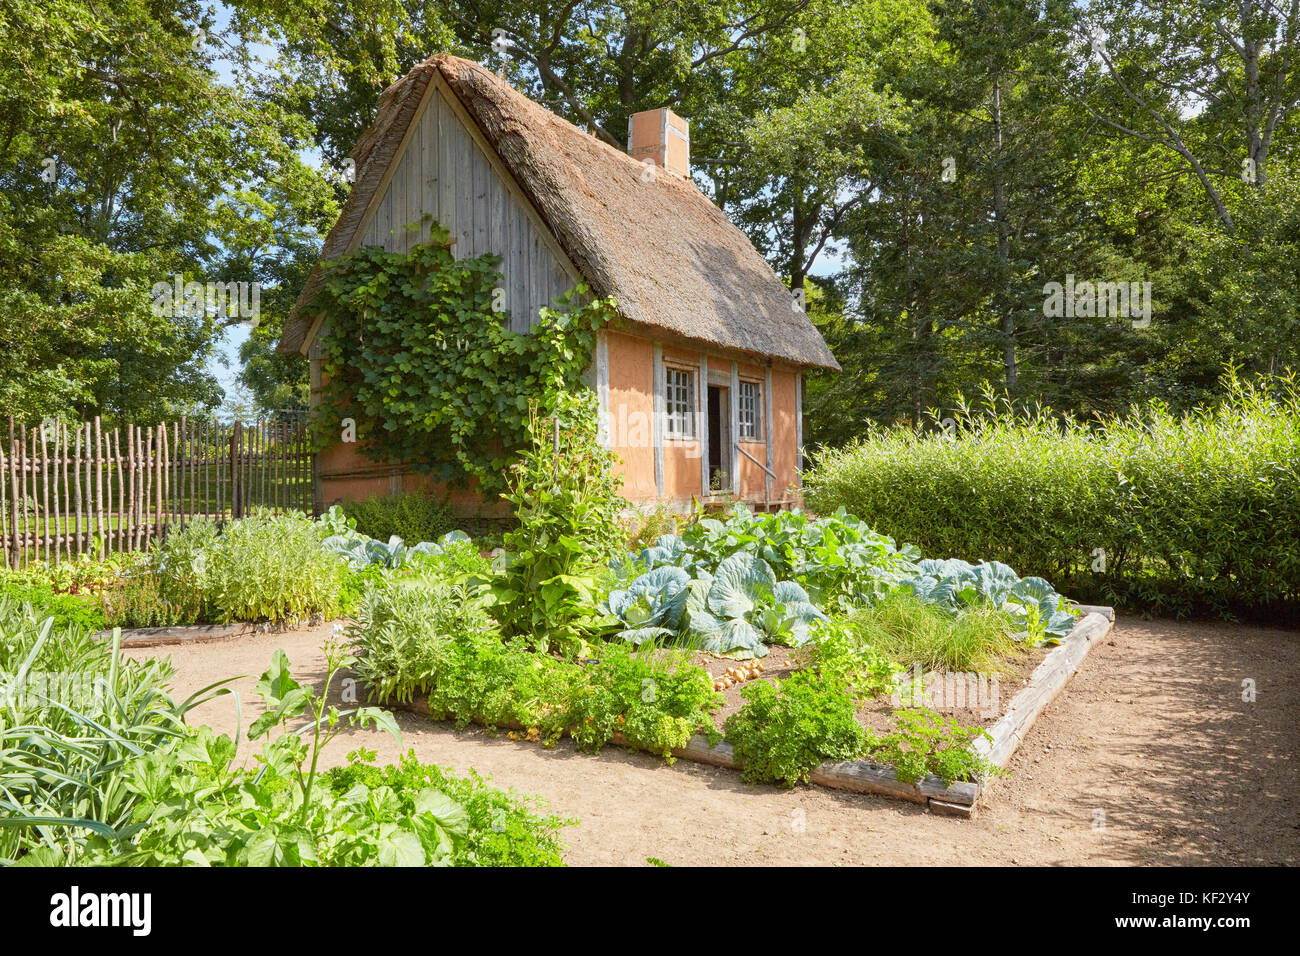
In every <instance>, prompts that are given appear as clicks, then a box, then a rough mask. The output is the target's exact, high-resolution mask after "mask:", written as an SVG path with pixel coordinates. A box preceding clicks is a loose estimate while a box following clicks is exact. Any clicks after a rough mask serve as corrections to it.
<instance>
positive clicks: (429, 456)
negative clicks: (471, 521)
mask: <svg viewBox="0 0 1300 956" xmlns="http://www.w3.org/2000/svg"><path fill="white" fill-rule="evenodd" d="M499 265H500V257H499V256H496V255H482V256H476V257H474V258H471V259H460V260H457V259H456V258H455V257H454V256H453V255H452V252H451V239H450V235H449V233H448V231H447V229H446V228H445V227H444V226H442V225H440V224H438V223H436V222H432V223H431V224H430V238H429V240H428V241H427V242H423V243H420V244H418V245H416V246H414V247H413V248H412V249H411V250H410V251H409V252H405V253H398V252H387V251H385V250H384V249H382V248H380V247H378V246H367V247H364V248H361V249H358V250H356V251H354V252H351V253H349V254H347V255H345V256H342V257H340V258H338V259H336V260H333V261H332V262H331V263H330V264H329V266H328V267H327V272H326V275H325V281H324V284H323V288H322V290H321V292H320V293H319V294H318V295H317V297H316V299H315V300H314V308H315V310H316V311H317V313H318V314H323V315H324V316H325V322H324V324H323V326H322V328H324V329H325V332H324V335H323V338H322V344H323V351H324V362H323V365H322V372H323V378H324V382H325V384H324V392H323V395H322V399H323V400H322V402H321V404H320V406H319V407H318V412H317V414H316V416H315V418H314V421H313V428H314V430H315V435H316V441H317V442H318V444H320V445H322V446H324V445H328V444H332V443H334V442H337V441H338V440H339V437H340V436H341V435H343V434H344V432H343V425H344V419H348V418H350V419H352V420H353V422H355V427H356V433H355V439H356V441H357V445H358V448H359V449H360V450H361V451H362V452H363V453H364V454H365V455H366V456H367V457H369V458H372V459H375V460H379V461H404V462H408V463H410V465H411V467H413V468H416V469H419V470H421V471H424V472H425V473H428V474H430V475H432V476H433V477H434V478H436V479H438V480H442V481H448V482H451V483H453V484H460V485H463V484H466V483H467V482H468V481H469V480H470V479H478V481H479V483H480V487H481V488H482V490H484V491H500V490H502V488H503V487H504V482H503V477H502V476H503V475H504V474H505V473H506V470H507V468H508V466H509V465H510V464H511V462H513V461H514V460H515V458H516V456H517V452H518V450H519V449H520V448H521V447H523V445H524V444H525V443H526V442H527V441H528V422H529V408H530V403H533V404H534V406H535V407H540V408H541V409H542V411H543V413H544V414H545V413H549V412H550V411H551V410H552V409H555V408H556V407H557V406H558V404H559V400H560V398H561V396H564V395H566V394H571V393H572V392H574V391H576V390H578V389H581V388H582V387H584V386H583V383H582V375H583V372H584V371H585V369H586V368H587V366H588V365H589V364H590V361H591V356H592V350H593V347H594V345H595V341H596V331H597V329H599V328H600V327H601V325H603V324H604V323H605V322H607V321H608V320H609V319H610V318H611V317H612V316H613V315H614V308H615V303H614V300H613V299H598V300H595V301H591V302H587V303H585V304H579V303H580V302H581V300H582V298H583V297H584V296H585V295H586V293H587V291H588V290H587V288H586V287H585V286H582V285H579V286H578V287H576V288H575V289H573V290H571V291H570V292H569V293H568V294H567V296H566V297H565V298H564V300H562V301H560V302H558V303H557V305H558V307H557V308H544V309H542V310H541V314H540V321H538V322H537V323H536V324H535V325H534V326H533V328H532V329H531V330H530V331H529V332H526V333H521V332H514V331H511V329H510V327H509V318H510V314H509V312H508V311H507V310H506V307H505V305H506V304H505V303H504V301H503V299H504V292H503V291H502V285H501V273H500V271H499V268H498V267H499Z"/></svg>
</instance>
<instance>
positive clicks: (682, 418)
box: [664, 368, 695, 438]
mask: <svg viewBox="0 0 1300 956" xmlns="http://www.w3.org/2000/svg"><path fill="white" fill-rule="evenodd" d="M664 375H665V382H664V436H665V437H666V438H694V437H695V373H694V372H692V371H689V370H687V369H684V368H665V369H664Z"/></svg>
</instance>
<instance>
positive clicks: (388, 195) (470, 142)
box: [358, 84, 576, 332]
mask: <svg viewBox="0 0 1300 956" xmlns="http://www.w3.org/2000/svg"><path fill="white" fill-rule="evenodd" d="M505 175H507V174H504V173H502V172H501V171H499V170H498V168H496V167H495V166H494V164H493V163H492V162H491V161H490V160H489V158H488V156H487V154H486V153H485V152H484V149H483V147H482V146H481V145H480V144H479V143H478V142H477V141H476V139H475V137H474V136H473V134H472V133H471V132H470V131H469V130H468V129H467V128H466V127H465V125H464V123H463V121H462V119H461V117H460V116H459V115H458V114H457V111H456V109H455V108H454V107H453V106H452V105H451V104H450V103H449V102H448V101H447V100H446V99H445V96H444V94H443V93H442V91H441V90H440V89H438V88H437V86H436V84H435V86H434V88H433V89H431V90H430V91H429V94H428V102H427V103H426V104H425V107H424V109H423V111H422V112H421V114H420V116H419V117H418V122H417V125H416V128H415V129H414V130H412V131H411V133H410V134H409V137H408V139H407V142H406V148H405V150H404V151H403V153H402V155H401V157H400V160H399V161H398V165H397V168H396V170H395V171H394V173H393V176H392V179H391V180H390V181H389V183H388V187H387V189H386V190H385V191H384V194H383V197H382V198H381V199H380V200H379V202H378V203H376V205H375V207H374V209H373V211H372V213H371V216H370V221H369V223H368V224H367V226H366V228H365V231H364V232H363V233H362V236H361V241H360V242H359V243H358V245H367V246H371V245H375V246H383V247H384V248H385V249H387V250H389V251H391V252H406V251H407V250H409V249H410V248H411V247H412V246H413V245H415V244H416V243H418V242H420V241H422V240H424V239H427V238H428V236H429V231H428V229H427V227H422V228H420V229H419V230H409V229H407V228H405V227H406V224H407V223H412V222H414V223H418V222H419V221H420V219H421V217H422V216H424V215H425V214H428V215H431V216H432V217H433V218H434V219H436V220H437V221H438V222H440V223H442V224H443V225H444V226H446V227H447V228H448V229H449V230H450V231H451V235H452V238H453V239H455V240H456V241H455V245H453V246H452V252H453V253H454V254H455V256H456V258H457V259H467V258H472V257H474V256H479V255H482V254H484V253H495V254H497V255H499V256H501V266H500V269H501V274H502V285H503V287H504V289H505V306H506V308H507V310H509V312H510V327H511V328H512V329H514V330H515V331H517V332H523V331H527V330H528V329H529V328H530V327H531V326H532V325H533V324H535V323H536V321H537V312H538V310H539V309H541V308H542V307H543V306H547V305H550V304H551V303H552V301H553V300H554V299H556V298H558V297H559V296H561V295H563V294H564V293H565V292H567V291H569V289H571V288H573V286H574V285H576V280H575V279H574V278H573V275H572V274H571V273H570V271H569V269H568V268H566V263H565V262H564V260H563V259H561V258H560V257H559V255H557V253H556V252H555V251H554V249H553V248H552V241H550V240H548V237H547V236H545V235H544V234H543V233H542V231H541V230H542V229H543V228H544V227H543V226H541V225H540V224H539V223H538V221H537V218H536V214H535V213H534V212H533V211H532V210H530V209H529V208H528V206H527V205H526V203H527V200H526V199H524V198H523V197H522V196H521V195H520V194H519V193H518V192H517V190H515V189H512V188H511V184H508V183H507V182H506V180H505V178H504V176H505Z"/></svg>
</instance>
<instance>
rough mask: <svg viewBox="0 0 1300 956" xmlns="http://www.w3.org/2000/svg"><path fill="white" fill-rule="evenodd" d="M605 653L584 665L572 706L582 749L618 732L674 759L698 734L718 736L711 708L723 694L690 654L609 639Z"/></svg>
mask: <svg viewBox="0 0 1300 956" xmlns="http://www.w3.org/2000/svg"><path fill="white" fill-rule="evenodd" d="M600 654H601V657H600V660H598V661H596V662H594V663H590V664H586V665H585V670H586V676H587V680H586V683H585V686H582V687H580V688H579V693H578V694H577V695H576V696H575V697H574V698H573V699H572V700H571V702H570V705H569V706H570V709H571V713H572V716H571V717H570V719H569V721H570V724H571V726H572V733H573V737H574V740H575V741H577V744H578V748H579V749H580V750H588V751H595V750H599V749H600V748H601V747H602V746H604V745H605V743H606V742H608V741H609V740H611V739H613V737H614V734H615V733H618V734H620V735H621V736H622V737H623V739H624V741H625V742H626V743H627V744H628V745H629V746H631V747H635V748H637V749H640V750H644V751H647V752H649V753H657V754H659V755H660V756H662V757H663V758H664V759H665V760H667V761H668V762H669V763H672V762H673V759H674V758H673V755H672V751H673V750H675V749H678V748H681V747H684V746H686V743H687V742H688V741H689V740H690V739H691V737H692V736H693V735H694V734H695V733H697V732H703V733H704V734H705V735H706V736H709V737H711V738H716V733H717V732H716V730H715V728H714V726H713V720H712V718H711V717H710V712H711V711H712V710H713V709H715V708H716V707H717V705H718V701H719V697H718V695H717V694H716V693H715V692H714V690H713V684H712V682H711V681H710V680H709V678H708V675H707V674H706V673H705V672H704V671H703V670H701V669H700V668H698V667H695V666H693V665H691V664H690V656H689V655H688V654H684V653H674V652H665V651H661V650H653V649H649V648H647V649H645V650H642V651H637V650H634V649H633V648H631V647H628V646H626V645H619V644H606V645H605V646H604V647H603V648H601V651H600Z"/></svg>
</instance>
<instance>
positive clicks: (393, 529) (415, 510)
mask: <svg viewBox="0 0 1300 956" xmlns="http://www.w3.org/2000/svg"><path fill="white" fill-rule="evenodd" d="M342 510H343V512H344V514H346V515H347V517H349V518H351V519H352V521H353V522H354V524H353V527H354V528H356V530H357V532H358V533H360V534H364V535H366V536H367V537H370V538H377V539H379V540H380V541H387V540H389V539H390V538H400V539H401V540H403V541H437V540H438V539H439V538H441V537H442V536H443V535H444V534H446V533H447V532H448V531H452V530H454V529H455V527H456V520H455V518H454V516H453V515H452V513H451V509H450V508H449V507H448V506H447V504H446V502H444V501H442V500H441V499H439V498H437V497H435V496H433V495H431V494H428V493H419V492H415V493H411V492H408V493H403V494H395V495H379V496H371V497H369V498H366V499H363V500H361V501H348V502H344V504H343V505H342Z"/></svg>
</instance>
